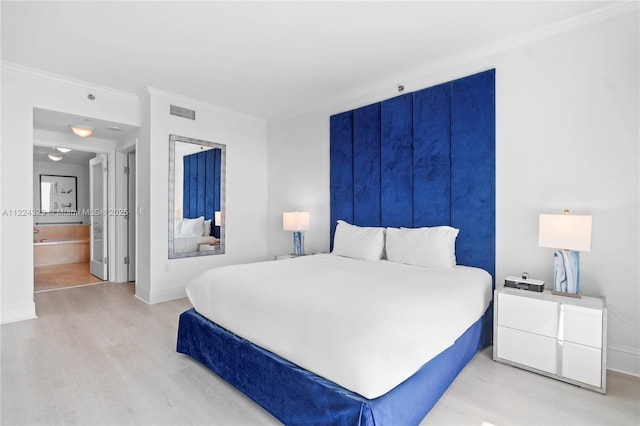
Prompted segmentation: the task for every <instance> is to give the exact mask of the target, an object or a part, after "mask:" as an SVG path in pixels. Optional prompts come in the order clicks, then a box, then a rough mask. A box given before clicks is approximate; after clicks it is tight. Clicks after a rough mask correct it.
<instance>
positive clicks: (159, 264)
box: [136, 88, 267, 303]
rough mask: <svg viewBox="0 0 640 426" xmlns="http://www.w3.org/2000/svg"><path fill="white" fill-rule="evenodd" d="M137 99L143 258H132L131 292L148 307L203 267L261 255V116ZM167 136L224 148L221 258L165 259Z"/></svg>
mask: <svg viewBox="0 0 640 426" xmlns="http://www.w3.org/2000/svg"><path fill="white" fill-rule="evenodd" d="M140 98H141V105H142V116H143V126H142V130H141V137H140V140H139V142H138V151H137V153H138V154H137V158H138V171H137V172H138V177H139V180H138V194H141V195H142V194H144V195H143V196H142V197H141V198H139V200H138V201H139V203H140V206H141V216H139V217H138V223H139V224H140V226H139V227H138V229H139V231H138V232H139V233H138V250H139V253H146V252H148V253H149V258H148V259H142V261H141V259H140V257H139V258H138V265H137V267H138V269H137V280H136V295H137V296H138V297H139V298H141V299H142V300H144V301H146V302H149V303H156V302H159V301H164V300H169V299H173V298H177V297H183V296H184V295H185V293H184V285H185V284H186V282H187V281H188V280H189V279H190V278H192V277H193V276H195V275H196V274H197V273H199V272H201V271H204V270H205V269H209V268H211V267H215V266H222V265H228V264H234V263H246V262H252V261H258V260H264V259H265V258H266V206H267V161H266V158H267V126H266V121H265V120H263V119H260V118H255V117H251V116H248V115H243V114H239V113H236V112H234V111H230V110H227V109H224V108H220V107H217V106H215V105H211V104H207V103H203V102H200V101H197V100H194V99H189V98H185V97H182V96H180V95H176V94H172V93H167V92H164V91H161V90H158V89H153V88H148V89H147V90H145V91H144V92H141V93H140ZM170 104H176V105H180V106H183V107H187V108H190V109H194V110H196V120H195V121H191V120H187V119H183V118H178V117H173V116H170V115H169V105H170ZM170 134H176V135H179V136H185V137H189V138H194V139H201V140H205V141H209V142H215V143H220V144H224V145H226V200H225V207H226V222H225V231H226V235H225V238H226V239H225V254H222V255H214V256H199V257H192V258H184V259H171V260H169V259H168V220H169V216H168V214H169V206H168V180H169V166H168V164H169V135H170ZM146 176H148V177H149V180H148V181H147V180H146V179H147V178H146ZM147 194H148V195H147ZM145 227H146V228H145ZM141 268H143V269H144V270H143V271H141Z"/></svg>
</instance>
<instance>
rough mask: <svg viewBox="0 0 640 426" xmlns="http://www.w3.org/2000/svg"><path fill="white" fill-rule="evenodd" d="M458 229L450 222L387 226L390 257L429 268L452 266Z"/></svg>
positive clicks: (387, 244) (454, 260)
mask: <svg viewBox="0 0 640 426" xmlns="http://www.w3.org/2000/svg"><path fill="white" fill-rule="evenodd" d="M458 232H459V230H458V229H456V228H452V227H450V226H434V227H432V228H400V229H398V228H387V239H386V250H387V259H388V260H390V261H391V262H398V263H405V264H408V265H416V266H424V267H426V268H453V267H454V266H455V265H456V254H455V244H456V237H457V236H458Z"/></svg>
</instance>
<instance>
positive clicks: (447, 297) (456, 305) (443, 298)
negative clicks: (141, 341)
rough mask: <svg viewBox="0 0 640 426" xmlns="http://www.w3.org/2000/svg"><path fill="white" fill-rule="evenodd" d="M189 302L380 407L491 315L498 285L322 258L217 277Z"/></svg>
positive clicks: (238, 269) (228, 269)
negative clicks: (493, 288)
mask: <svg viewBox="0 0 640 426" xmlns="http://www.w3.org/2000/svg"><path fill="white" fill-rule="evenodd" d="M187 296H188V297H189V300H190V301H191V303H192V304H193V307H194V308H195V310H196V311H197V312H199V313H200V314H201V315H203V316H205V317H207V318H209V319H210V320H212V321H213V322H215V323H217V324H218V325H220V326H222V327H224V328H226V329H227V330H230V331H232V332H233V333H235V334H236V335H238V336H240V337H243V338H245V339H247V340H249V341H251V342H253V343H254V344H256V345H258V346H260V347H262V348H264V349H267V350H269V351H271V352H273V353H276V354H278V355H280V356H281V357H283V358H285V359H287V360H289V361H291V362H293V363H294V364H297V365H299V366H301V367H303V368H305V369H307V370H309V371H312V372H314V373H315V374H317V375H319V376H322V377H324V378H326V379H328V380H331V381H333V382H335V383H337V384H339V385H341V386H343V387H344V388H346V389H349V390H351V391H353V392H355V393H358V394H360V395H362V396H364V397H366V398H369V399H373V398H375V397H378V396H381V395H383V394H385V393H386V392H388V391H389V390H391V389H393V388H394V387H395V386H396V385H398V384H400V383H401V382H402V381H404V380H405V379H407V378H408V377H410V376H411V375H412V374H414V373H415V372H416V371H417V370H418V369H419V368H420V367H421V366H422V365H424V364H425V363H426V362H428V361H429V360H430V359H431V358H433V357H434V356H436V355H437V354H439V353H440V352H442V351H443V350H444V349H446V348H448V347H449V346H451V345H452V344H453V343H454V341H455V340H456V339H457V338H458V337H459V336H460V335H461V334H462V333H464V331H465V330H466V329H467V328H469V327H470V326H471V325H472V324H473V323H474V322H476V321H477V320H478V319H479V318H480V317H481V316H482V315H483V313H484V312H485V310H486V309H487V307H488V306H489V303H490V301H491V276H490V275H489V274H488V273H487V272H486V271H483V270H481V269H477V268H470V267H464V266H457V267H455V268H453V269H448V270H445V269H427V268H422V267H416V266H409V265H401V264H398V263H393V262H389V261H384V260H382V261H362V260H354V259H349V258H345V257H340V256H335V255H332V254H321V255H314V256H305V257H299V258H295V259H288V260H280V261H269V262H259V263H253V264H247V265H233V266H225V267H221V268H214V269H210V270H208V271H206V272H204V273H202V274H200V275H199V276H197V277H196V278H195V279H193V280H192V281H191V282H190V283H189V284H187Z"/></svg>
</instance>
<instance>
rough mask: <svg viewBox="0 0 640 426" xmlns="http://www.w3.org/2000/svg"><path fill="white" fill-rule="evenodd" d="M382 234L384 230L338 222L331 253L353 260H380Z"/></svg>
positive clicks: (382, 244) (382, 247)
mask: <svg viewBox="0 0 640 426" xmlns="http://www.w3.org/2000/svg"><path fill="white" fill-rule="evenodd" d="M384 232H385V231H384V228H380V227H364V226H356V225H351V224H349V223H347V222H345V221H343V220H339V221H338V226H337V227H336V233H335V236H334V239H333V251H332V252H331V253H333V254H335V255H338V256H345V257H351V258H353V259H361V260H380V258H381V257H382V252H383V250H384Z"/></svg>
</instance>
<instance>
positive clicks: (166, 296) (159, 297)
mask: <svg viewBox="0 0 640 426" xmlns="http://www.w3.org/2000/svg"><path fill="white" fill-rule="evenodd" d="M186 296H187V293H186V291H185V288H184V286H179V287H172V288H166V289H162V290H156V291H152V292H150V294H149V302H148V303H149V304H152V305H153V304H155V303H162V302H166V301H169V300H174V299H182V298H183V297H186Z"/></svg>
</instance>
